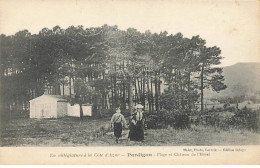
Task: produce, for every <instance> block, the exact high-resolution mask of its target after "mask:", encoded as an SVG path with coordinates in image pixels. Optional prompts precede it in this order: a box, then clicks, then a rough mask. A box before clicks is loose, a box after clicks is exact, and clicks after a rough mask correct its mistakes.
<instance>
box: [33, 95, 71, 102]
mask: <svg viewBox="0 0 260 168" xmlns="http://www.w3.org/2000/svg"><path fill="white" fill-rule="evenodd" d="M42 98H47V99H53V100H54V101H57V102H67V100H66V99H64V98H63V97H62V96H60V95H46V94H43V95H41V96H39V97H36V98H34V99H32V100H30V102H31V101H34V100H37V99H42Z"/></svg>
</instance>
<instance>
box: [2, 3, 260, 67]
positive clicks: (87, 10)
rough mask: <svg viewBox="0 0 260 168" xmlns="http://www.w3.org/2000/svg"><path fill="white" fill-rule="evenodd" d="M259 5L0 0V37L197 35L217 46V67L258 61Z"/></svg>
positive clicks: (259, 50)
mask: <svg viewBox="0 0 260 168" xmlns="http://www.w3.org/2000/svg"><path fill="white" fill-rule="evenodd" d="M259 9H260V2H259V1H254V0H243V1H242V0H217V1H216V0H214V1H213V0H207V1H206V0H196V1H195V0H184V1H177V0H161V1H155V0H139V1H138V0H131V1H130V0H120V1H119V0H95V1H94V0H84V1H83V0H55V1H53V0H19V1H18V0H0V34H6V35H13V34H15V33H16V32H18V31H20V30H24V29H27V30H29V31H30V32H31V33H33V34H34V33H38V32H39V31H40V30H41V29H42V28H44V27H47V28H53V27H54V26H56V25H59V26H60V27H61V28H63V29H66V28H67V27H69V26H71V25H74V26H77V25H83V26H84V27H85V28H86V27H96V26H102V25H103V24H108V25H111V26H112V25H118V27H119V28H120V29H123V30H125V29H127V28H129V27H133V28H136V29H137V30H139V31H141V32H144V31H145V30H150V31H151V32H158V33H159V32H160V31H167V32H168V33H169V34H176V33H178V32H181V33H182V34H183V35H184V37H188V38H191V37H192V36H196V35H200V36H201V37H202V38H203V39H205V40H206V42H207V44H206V45H207V46H209V47H210V46H218V47H220V49H221V50H222V53H221V56H222V57H224V59H223V60H222V63H221V66H229V65H233V64H235V63H238V62H260V10H259Z"/></svg>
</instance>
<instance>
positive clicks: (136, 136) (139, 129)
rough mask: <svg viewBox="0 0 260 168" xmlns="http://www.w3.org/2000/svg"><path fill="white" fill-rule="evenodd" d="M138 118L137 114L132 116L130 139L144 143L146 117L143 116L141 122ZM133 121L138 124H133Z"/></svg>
mask: <svg viewBox="0 0 260 168" xmlns="http://www.w3.org/2000/svg"><path fill="white" fill-rule="evenodd" d="M136 116H137V112H136V113H134V114H133V115H132V116H131V119H130V127H129V129H130V131H129V138H130V140H131V141H143V140H144V120H145V117H144V115H143V116H142V119H141V120H137V118H136ZM132 120H134V121H135V122H136V124H134V123H133V122H131V121H132Z"/></svg>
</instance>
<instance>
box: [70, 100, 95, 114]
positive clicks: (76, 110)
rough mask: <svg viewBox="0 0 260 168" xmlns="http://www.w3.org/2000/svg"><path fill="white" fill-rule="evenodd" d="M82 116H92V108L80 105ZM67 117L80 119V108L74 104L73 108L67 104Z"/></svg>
mask: <svg viewBox="0 0 260 168" xmlns="http://www.w3.org/2000/svg"><path fill="white" fill-rule="evenodd" d="M82 110H83V116H92V106H88V105H82ZM68 116H71V117H80V106H79V104H74V105H73V106H72V105H70V104H69V103H68Z"/></svg>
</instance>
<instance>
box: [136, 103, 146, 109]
mask: <svg viewBox="0 0 260 168" xmlns="http://www.w3.org/2000/svg"><path fill="white" fill-rule="evenodd" d="M135 108H136V109H138V108H144V106H143V105H141V104H137V105H136V106H135Z"/></svg>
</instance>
